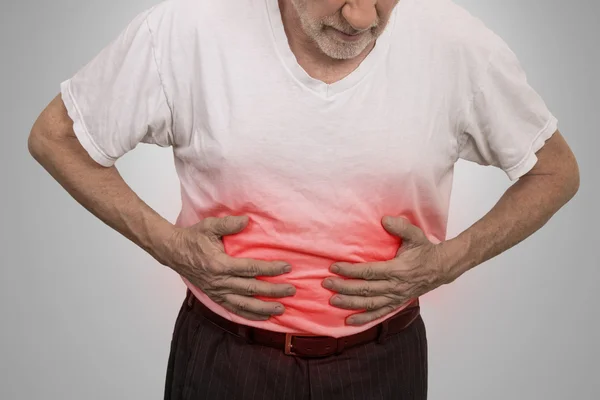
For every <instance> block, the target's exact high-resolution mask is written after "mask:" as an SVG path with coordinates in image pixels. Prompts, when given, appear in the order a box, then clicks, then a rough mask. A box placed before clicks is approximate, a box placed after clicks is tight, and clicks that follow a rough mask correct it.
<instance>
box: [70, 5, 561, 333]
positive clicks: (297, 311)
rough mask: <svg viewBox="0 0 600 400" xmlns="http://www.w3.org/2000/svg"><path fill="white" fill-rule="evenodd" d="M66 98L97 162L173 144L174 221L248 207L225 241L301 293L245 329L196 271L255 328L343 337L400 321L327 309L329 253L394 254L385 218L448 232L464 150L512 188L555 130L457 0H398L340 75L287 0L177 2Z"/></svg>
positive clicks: (500, 45) (159, 8)
mask: <svg viewBox="0 0 600 400" xmlns="http://www.w3.org/2000/svg"><path fill="white" fill-rule="evenodd" d="M61 92H62V96H63V101H64V103H65V105H66V107H67V110H68V112H69V115H70V117H71V118H72V119H73V121H74V125H73V127H74V131H75V133H76V135H77V137H78V138H79V140H80V141H81V144H82V146H83V147H84V148H85V149H86V150H87V151H88V153H89V155H90V156H91V157H92V158H93V159H94V160H96V161H97V162H98V163H99V164H102V165H104V166H111V165H113V163H114V162H115V161H116V160H117V159H119V157H121V156H123V155H124V154H125V153H126V152H128V151H130V150H132V149H133V148H135V147H136V145H137V144H138V143H140V142H143V143H153V144H157V145H159V146H163V147H164V146H172V148H173V154H174V160H175V167H176V171H177V174H178V176H179V178H180V180H181V191H182V193H181V195H182V210H181V213H180V215H179V217H178V219H177V222H176V224H177V225H178V226H189V225H192V224H194V223H197V222H199V221H200V220H201V219H202V218H206V217H208V216H216V217H222V216H225V215H242V214H243V215H248V216H249V217H250V221H249V224H248V227H247V228H246V229H245V230H244V231H242V232H241V233H239V234H237V235H232V236H225V237H224V238H223V240H224V244H225V249H226V252H227V253H228V254H230V255H232V256H234V257H251V258H259V259H265V260H286V261H288V262H290V263H291V265H292V267H293V271H292V272H291V273H290V274H286V275H281V276H277V277H260V278H259V279H264V280H266V281H270V282H287V283H291V284H293V285H295V286H296V288H297V293H296V295H295V296H293V297H287V298H282V299H278V301H280V302H281V303H282V304H284V305H285V306H286V311H285V313H284V314H283V315H281V316H275V317H272V318H271V319H270V320H268V321H260V322H257V321H249V320H247V319H245V318H242V317H239V316H237V315H235V314H232V313H230V312H228V311H227V310H226V309H224V308H223V307H221V306H220V305H219V304H217V303H215V302H213V301H212V300H210V299H209V298H208V297H207V296H206V295H205V294H204V293H202V292H201V291H200V290H199V289H198V288H197V287H195V286H194V285H191V284H190V283H189V282H188V281H187V280H186V279H185V278H184V282H185V283H186V285H187V286H188V287H190V289H191V290H192V291H193V292H194V294H195V295H196V296H197V297H198V298H199V299H200V300H201V301H202V302H203V303H205V304H206V305H207V306H209V308H211V309H212V310H213V311H215V312H217V313H218V314H220V315H222V316H224V317H226V318H228V319H230V320H233V321H236V322H239V323H243V324H246V325H251V326H257V327H261V328H264V329H270V330H275V331H281V332H305V333H313V334H320V335H329V336H334V337H339V336H343V335H349V334H352V333H356V332H358V331H362V330H365V329H367V328H369V327H371V326H373V325H375V324H376V323H379V322H380V321H381V320H382V319H384V318H387V316H386V317H382V318H380V319H378V320H375V321H373V322H371V323H369V324H367V325H363V326H359V327H356V326H346V325H345V322H344V321H345V318H346V317H347V316H348V315H350V314H353V313H356V311H350V310H343V309H340V308H337V307H334V306H331V305H330V304H329V298H330V297H331V295H332V294H333V292H331V291H329V290H327V289H325V288H323V287H322V286H321V281H322V280H323V279H324V278H325V277H327V276H332V274H331V273H330V272H329V270H328V268H329V266H330V265H331V264H332V263H333V262H335V261H346V262H356V263H358V262H367V261H383V260H390V259H392V258H393V257H394V256H395V254H396V251H397V249H398V246H399V244H400V239H399V238H397V237H394V236H392V235H390V234H389V233H387V232H386V231H385V230H384V228H383V227H382V225H381V218H382V217H383V216H385V215H399V216H405V217H407V218H408V219H409V220H411V222H412V223H413V224H415V225H417V226H419V227H420V228H421V229H423V230H424V231H425V233H426V234H427V236H428V237H429V238H430V239H431V240H432V241H434V242H439V241H443V240H444V239H445V237H446V225H447V217H448V206H449V199H450V192H451V188H452V178H453V167H454V164H455V162H456V161H457V160H458V159H459V158H462V159H466V160H470V161H473V162H476V163H479V164H482V165H493V166H496V167H498V168H501V169H502V170H503V171H505V173H506V174H507V176H508V177H509V178H510V179H512V180H516V179H518V178H519V177H520V176H522V175H523V174H525V173H526V172H527V171H529V170H530V169H531V168H532V167H533V165H534V164H535V163H536V161H537V157H536V155H535V152H536V151H537V150H538V149H540V148H541V147H542V146H543V144H544V142H545V141H546V140H547V139H548V138H549V137H550V136H551V135H552V134H553V133H554V132H555V131H556V129H557V120H556V118H555V117H554V116H553V115H552V114H551V113H550V111H549V110H548V108H547V107H546V105H545V103H544V101H543V100H542V99H541V98H540V96H539V95H538V94H537V93H536V92H535V90H534V89H533V88H532V87H531V86H530V85H529V84H528V83H527V80H526V76H525V73H524V71H523V69H522V68H521V66H520V64H519V61H518V60H517V57H516V56H515V54H514V53H513V52H512V51H511V50H510V49H509V47H508V46H507V44H506V43H505V42H504V41H503V40H502V39H501V38H500V37H499V36H498V35H496V34H494V33H493V32H492V31H491V30H489V29H488V28H486V26H485V25H484V24H483V23H482V21H480V20H479V19H478V18H476V17H474V16H472V15H471V14H470V13H468V12H467V11H466V10H464V9H463V8H461V7H459V6H458V5H456V4H454V3H453V2H452V1H450V0H401V1H400V2H399V4H398V5H397V6H396V8H395V9H394V11H393V13H392V16H391V18H390V21H389V24H388V25H387V27H386V29H385V31H384V33H383V34H382V36H381V37H380V38H379V39H378V41H377V43H376V45H375V47H374V49H373V50H372V51H371V53H370V54H369V55H368V56H367V58H366V59H365V60H364V61H363V62H362V63H361V65H360V66H359V67H358V68H357V69H356V70H355V71H354V72H352V73H351V74H350V75H348V76H346V77H345V78H343V79H342V80H340V81H338V82H336V83H334V84H325V83H323V82H321V81H319V80H316V79H313V78H312V77H310V76H309V75H308V74H307V73H306V72H305V71H304V70H303V69H302V68H301V67H300V65H299V64H298V63H297V62H296V59H295V57H294V55H293V53H292V52H291V50H290V48H289V46H288V43H287V38H286V35H285V32H284V29H283V25H282V21H281V16H280V13H279V8H278V3H277V0H238V1H209V0H167V1H163V2H161V3H159V4H156V5H155V6H154V7H152V8H151V9H149V10H146V11H144V12H141V13H140V14H138V15H137V16H136V17H135V18H134V19H133V20H132V21H131V22H130V23H129V24H128V26H127V27H126V29H125V30H124V31H122V32H121V34H120V35H119V36H118V37H117V38H116V40H114V41H113V42H111V43H110V44H109V45H107V47H106V48H104V49H103V50H102V51H101V52H100V53H99V54H98V55H97V56H96V57H95V58H93V59H92V60H91V61H90V62H88V63H87V64H86V65H85V66H84V67H82V68H81V69H80V70H79V71H78V72H77V73H76V74H75V75H74V76H73V77H72V78H71V79H68V80H65V81H64V82H62V83H61ZM258 298H261V299H263V300H269V299H265V298H262V297H260V296H258ZM398 311H400V309H398Z"/></svg>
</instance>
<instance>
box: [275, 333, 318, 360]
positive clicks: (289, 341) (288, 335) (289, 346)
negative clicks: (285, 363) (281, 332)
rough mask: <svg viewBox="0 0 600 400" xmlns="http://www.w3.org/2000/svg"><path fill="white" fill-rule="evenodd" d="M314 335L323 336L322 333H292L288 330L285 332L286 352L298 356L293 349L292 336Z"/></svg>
mask: <svg viewBox="0 0 600 400" xmlns="http://www.w3.org/2000/svg"><path fill="white" fill-rule="evenodd" d="M313 336H321V335H313V334H310V333H290V332H286V334H285V348H284V351H283V352H284V353H285V354H286V355H288V356H297V355H298V354H297V353H295V352H294V351H293V350H292V338H294V337H313Z"/></svg>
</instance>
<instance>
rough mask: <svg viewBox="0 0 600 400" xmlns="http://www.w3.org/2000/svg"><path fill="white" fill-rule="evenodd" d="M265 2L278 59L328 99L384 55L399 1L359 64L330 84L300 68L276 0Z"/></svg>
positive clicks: (343, 89) (297, 77)
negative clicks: (372, 45) (369, 50)
mask: <svg viewBox="0 0 600 400" xmlns="http://www.w3.org/2000/svg"><path fill="white" fill-rule="evenodd" d="M265 3H266V5H267V12H268V15H269V21H270V25H271V31H272V33H273V40H274V41H275V46H276V48H277V53H278V55H279V58H280V59H281V62H282V63H283V64H284V66H285V67H286V69H287V70H288V72H289V73H290V74H291V75H292V76H293V77H294V78H295V79H296V80H298V81H299V82H300V84H302V85H303V86H304V87H306V88H307V89H309V90H311V91H312V92H314V93H315V94H317V95H318V96H320V97H322V98H325V99H329V98H332V97H334V96H336V95H337V94H339V93H342V92H344V91H345V90H347V89H349V88H351V87H353V86H355V85H356V84H358V82H360V81H361V80H362V79H363V78H364V77H365V76H366V75H368V73H369V72H370V71H371V70H373V68H374V67H375V66H376V65H377V63H379V62H380V61H381V60H382V59H383V58H384V57H385V55H386V53H387V50H388V48H389V44H390V36H391V33H392V31H393V30H394V23H395V22H396V13H397V10H398V7H399V6H400V4H402V3H403V1H400V3H399V4H397V5H396V7H394V10H392V13H391V15H390V19H389V21H388V24H387V25H386V27H385V29H384V31H383V32H382V34H381V35H380V36H379V37H378V38H377V41H376V42H375V46H374V47H373V49H372V50H371V52H370V53H369V54H368V55H367V56H366V57H365V59H364V60H363V61H362V62H361V63H360V65H359V66H358V67H357V68H356V69H355V70H354V71H352V72H351V73H350V74H348V75H347V76H345V77H344V78H342V79H340V80H339V81H337V82H334V83H331V84H328V83H325V82H323V81H321V80H319V79H315V78H313V77H312V76H310V75H309V74H308V73H307V72H306V71H305V70H304V68H302V66H301V65H300V64H299V63H298V60H297V59H296V56H295V55H294V53H293V52H292V49H291V48H290V45H289V43H288V38H287V35H286V34H285V29H284V26H283V20H282V17H281V11H280V9H279V2H278V1H277V0H265Z"/></svg>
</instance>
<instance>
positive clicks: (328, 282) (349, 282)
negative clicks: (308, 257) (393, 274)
mask: <svg viewBox="0 0 600 400" xmlns="http://www.w3.org/2000/svg"><path fill="white" fill-rule="evenodd" d="M323 287H324V288H326V289H329V290H333V291H334V292H338V293H341V294H347V295H354V296H364V297H369V296H376V295H383V294H388V293H391V291H392V289H393V288H392V284H391V283H390V282H389V281H384V280H378V281H366V280H364V279H339V278H327V279H325V280H323Z"/></svg>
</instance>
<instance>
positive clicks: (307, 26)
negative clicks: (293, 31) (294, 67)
mask: <svg viewBox="0 0 600 400" xmlns="http://www.w3.org/2000/svg"><path fill="white" fill-rule="evenodd" d="M292 4H293V5H294V8H295V9H296V12H297V13H298V16H299V18H300V23H301V25H302V28H303V29H304V32H305V33H306V34H307V36H308V37H309V38H310V39H312V40H313V41H314V42H315V44H316V45H317V46H318V47H319V49H320V50H321V51H322V52H323V53H324V54H325V55H327V56H328V57H331V58H334V59H338V60H347V59H351V58H354V57H357V56H358V55H360V54H361V53H362V52H363V51H364V50H365V49H366V48H367V46H369V44H371V43H372V42H373V41H374V40H375V39H377V37H378V36H379V35H380V34H381V29H380V28H379V27H378V28H376V29H375V32H374V30H373V29H370V30H368V31H365V32H364V33H362V34H361V35H362V37H361V38H360V39H359V40H357V41H353V42H349V41H343V40H341V39H336V38H334V36H333V34H332V33H333V32H327V31H326V30H324V29H323V25H326V26H334V27H336V28H340V29H342V30H343V29H347V28H342V27H340V26H338V25H339V24H338V23H336V20H335V19H334V18H325V19H323V20H322V21H317V20H314V19H312V18H311V17H310V16H309V15H308V13H307V11H306V8H305V7H304V6H303V5H304V1H302V0H292ZM329 29H331V28H328V29H327V30H329Z"/></svg>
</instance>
